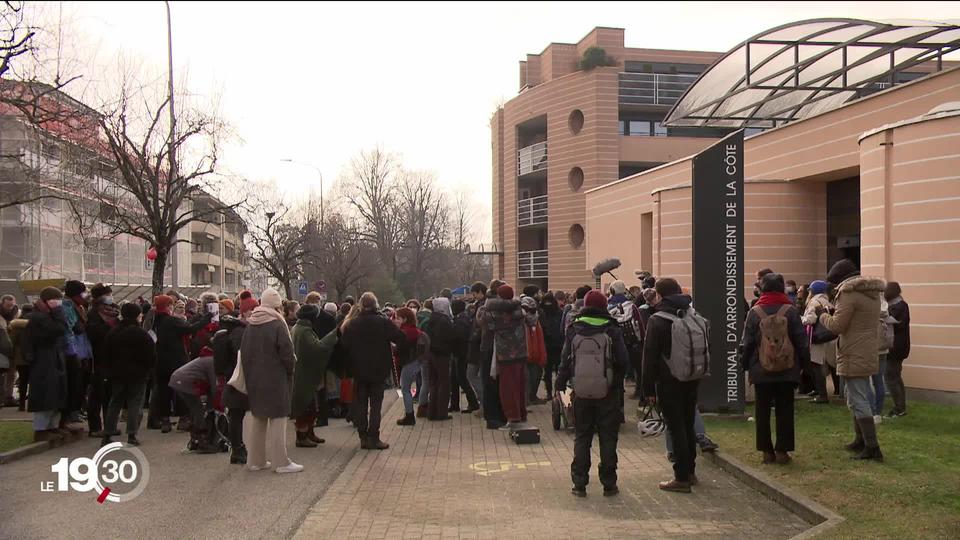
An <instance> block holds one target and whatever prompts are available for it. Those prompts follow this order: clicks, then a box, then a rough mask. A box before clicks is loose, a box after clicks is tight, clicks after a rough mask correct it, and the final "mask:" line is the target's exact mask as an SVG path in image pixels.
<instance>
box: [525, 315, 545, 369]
mask: <svg viewBox="0 0 960 540" xmlns="http://www.w3.org/2000/svg"><path fill="white" fill-rule="evenodd" d="M526 332H527V363H528V364H536V365H538V366H540V367H543V366H545V365H547V345H546V343H545V342H544V339H543V327H542V326H540V321H537V323H536V325H534V326H527V327H526Z"/></svg>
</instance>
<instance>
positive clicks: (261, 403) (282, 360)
mask: <svg viewBox="0 0 960 540" xmlns="http://www.w3.org/2000/svg"><path fill="white" fill-rule="evenodd" d="M271 311H272V310H270V308H266V307H262V306H261V307H258V308H257V309H255V310H254V311H253V314H251V315H250V318H249V319H248V320H247V328H246V330H244V331H243V339H242V340H241V342H240V362H241V363H242V364H243V377H244V380H245V382H246V385H247V398H248V399H249V400H250V412H251V413H252V414H253V415H254V416H256V417H258V418H285V417H287V416H290V396H291V394H292V392H291V389H292V387H293V369H294V364H295V362H296V358H294V355H293V342H292V341H291V340H290V330H289V329H288V328H287V323H286V322H285V321H283V320H282V319H281V318H280V317H279V316H276V317H275V316H274V315H273V314H272V313H271ZM278 315H279V314H278Z"/></svg>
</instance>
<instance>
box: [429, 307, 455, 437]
mask: <svg viewBox="0 0 960 540" xmlns="http://www.w3.org/2000/svg"><path fill="white" fill-rule="evenodd" d="M432 307H433V312H432V313H431V314H430V318H429V320H428V321H427V323H426V324H424V327H423V331H424V332H426V333H427V336H429V337H430V353H431V359H430V362H429V363H428V364H427V366H426V369H427V370H428V374H427V375H426V376H425V377H424V380H426V381H427V382H428V384H429V385H430V389H429V393H430V400H429V402H428V405H427V419H428V420H450V419H452V418H453V417H452V416H450V415H449V414H448V413H449V411H448V410H447V409H448V403H449V401H448V399H447V396H449V395H450V355H451V353H452V352H453V348H454V342H455V341H456V335H455V334H454V329H453V312H452V311H451V309H450V300H449V299H448V298H446V297H444V296H438V297H437V298H434V299H433V303H432ZM458 398H459V394H458ZM457 401H459V399H458V400H457Z"/></svg>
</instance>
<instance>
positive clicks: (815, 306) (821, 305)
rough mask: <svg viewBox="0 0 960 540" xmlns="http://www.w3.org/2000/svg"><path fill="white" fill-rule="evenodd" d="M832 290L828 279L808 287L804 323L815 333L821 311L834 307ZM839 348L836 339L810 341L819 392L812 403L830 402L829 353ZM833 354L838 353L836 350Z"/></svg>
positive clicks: (812, 371)
mask: <svg viewBox="0 0 960 540" xmlns="http://www.w3.org/2000/svg"><path fill="white" fill-rule="evenodd" d="M829 290H830V284H829V283H827V282H826V281H821V280H818V281H814V282H813V283H811V284H810V287H809V288H808V291H809V294H810V295H811V296H810V299H809V300H808V301H807V305H806V309H805V310H804V312H803V319H802V321H803V324H805V325H807V326H808V327H809V328H810V329H811V330H810V333H811V334H812V333H813V327H814V326H816V324H817V317H818V314H819V313H826V312H828V311H830V310H831V309H833V305H831V304H830V297H829V296H828V295H827V292H828V291H829ZM836 348H837V342H836V341H828V342H826V343H813V342H811V343H810V364H809V365H808V370H807V371H808V372H809V373H810V377H811V378H812V379H813V386H814V389H815V390H816V392H817V395H816V397H814V398H813V399H812V400H810V401H811V403H820V404H826V403H830V396H828V395H827V366H826V363H827V354H828V352H830V349H833V350H834V351H835V350H836ZM833 354H836V353H835V352H834V353H833Z"/></svg>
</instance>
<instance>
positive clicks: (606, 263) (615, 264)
mask: <svg viewBox="0 0 960 540" xmlns="http://www.w3.org/2000/svg"><path fill="white" fill-rule="evenodd" d="M617 268H620V259H618V258H616V257H611V258H609V259H604V260H602V261H600V262H598V263H597V265H596V266H594V267H593V275H594V277H600V276H602V275H603V274H607V273H609V274H610V275H611V276H613V271H614V270H616V269H617ZM613 278H614V279H617V276H613Z"/></svg>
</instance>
